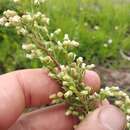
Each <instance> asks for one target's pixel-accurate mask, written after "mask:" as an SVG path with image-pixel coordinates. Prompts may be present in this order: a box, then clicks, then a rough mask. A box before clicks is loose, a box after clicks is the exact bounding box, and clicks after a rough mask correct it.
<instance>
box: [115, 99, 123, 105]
mask: <svg viewBox="0 0 130 130" xmlns="http://www.w3.org/2000/svg"><path fill="white" fill-rule="evenodd" d="M122 103H123V102H122V101H120V100H116V101H115V104H116V105H119V106H120V105H122Z"/></svg>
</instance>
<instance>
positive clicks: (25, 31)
mask: <svg viewBox="0 0 130 130" xmlns="http://www.w3.org/2000/svg"><path fill="white" fill-rule="evenodd" d="M17 33H18V34H22V35H26V34H27V33H28V31H27V30H26V29H24V28H20V29H18V30H17Z"/></svg>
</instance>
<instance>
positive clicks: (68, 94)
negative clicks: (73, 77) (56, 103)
mask: <svg viewBox="0 0 130 130" xmlns="http://www.w3.org/2000/svg"><path fill="white" fill-rule="evenodd" d="M72 95H73V92H72V91H71V90H68V91H67V92H66V93H65V94H64V96H65V98H68V97H70V96H72Z"/></svg>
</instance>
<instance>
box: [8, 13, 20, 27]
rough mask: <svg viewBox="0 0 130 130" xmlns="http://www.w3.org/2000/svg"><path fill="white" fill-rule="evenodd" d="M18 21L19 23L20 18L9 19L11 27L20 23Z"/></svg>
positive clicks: (16, 16)
mask: <svg viewBox="0 0 130 130" xmlns="http://www.w3.org/2000/svg"><path fill="white" fill-rule="evenodd" d="M20 21H21V17H19V16H18V15H15V16H13V17H10V18H9V22H10V23H11V24H12V25H16V24H18V23H20Z"/></svg>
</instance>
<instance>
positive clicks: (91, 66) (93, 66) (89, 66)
mask: <svg viewBox="0 0 130 130" xmlns="http://www.w3.org/2000/svg"><path fill="white" fill-rule="evenodd" d="M93 68H95V64H91V65H87V69H93Z"/></svg>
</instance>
